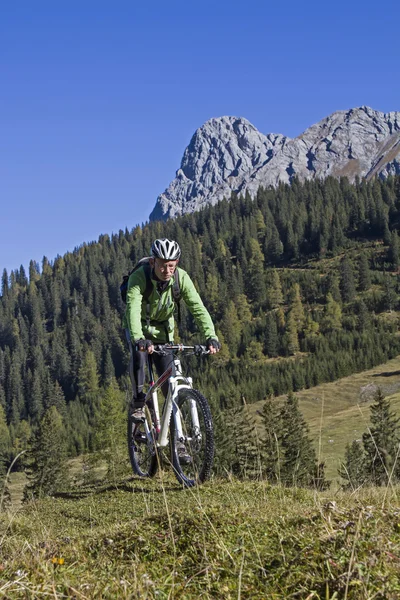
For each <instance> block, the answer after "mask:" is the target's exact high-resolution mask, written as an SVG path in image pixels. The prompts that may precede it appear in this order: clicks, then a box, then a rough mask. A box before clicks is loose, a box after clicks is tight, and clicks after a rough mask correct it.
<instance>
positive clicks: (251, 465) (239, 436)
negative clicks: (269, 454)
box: [232, 404, 262, 479]
mask: <svg viewBox="0 0 400 600" xmlns="http://www.w3.org/2000/svg"><path fill="white" fill-rule="evenodd" d="M235 423H236V426H235V452H234V456H233V464H232V472H233V474H234V475H237V476H238V477H242V478H245V479H258V478H261V476H262V460H261V456H262V448H261V442H260V439H259V436H258V432H257V427H256V423H255V419H254V417H253V415H252V414H251V413H250V411H249V409H248V406H247V405H246V404H245V405H244V406H243V407H242V408H241V409H239V410H238V411H236V413H235Z"/></svg>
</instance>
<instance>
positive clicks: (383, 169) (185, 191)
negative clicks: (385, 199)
mask: <svg viewBox="0 0 400 600" xmlns="http://www.w3.org/2000/svg"><path fill="white" fill-rule="evenodd" d="M394 173H400V113H399V112H390V113H381V112H379V111H376V110H374V109H372V108H370V107H368V106H361V107H359V108H353V109H350V110H347V111H344V110H342V111H337V112H335V113H333V114H332V115H330V116H328V117H326V118H325V119H322V121H320V122H319V123H316V124H315V125H312V126H311V127H310V128H309V129H307V130H306V131H305V132H304V133H302V134H301V135H300V136H298V137H296V138H294V139H290V138H288V137H285V136H283V135H281V134H267V135H264V134H263V133H261V132H259V131H258V130H257V128H256V127H254V125H252V124H251V123H250V122H249V121H248V120H247V119H244V118H243V117H231V116H224V117H218V118H213V119H210V120H209V121H207V122H206V123H204V125H202V126H201V127H199V129H197V130H196V132H195V133H194V135H193V137H192V139H191V141H190V143H189V145H188V147H187V148H186V150H185V152H184V154H183V158H182V162H181V166H180V169H178V171H177V173H176V177H175V179H174V180H173V181H172V182H171V183H170V185H169V186H168V188H167V189H166V190H165V192H164V193H162V194H160V196H159V197H158V199H157V203H156V206H155V208H154V210H153V212H152V213H151V215H150V219H151V220H156V219H166V218H168V217H174V216H178V215H181V214H184V213H187V212H193V211H196V210H200V209H201V208H202V207H203V206H205V205H207V204H216V203H217V202H219V201H220V200H221V199H222V198H224V197H227V198H229V196H230V194H231V193H232V192H237V193H244V192H246V191H248V192H249V193H250V194H252V195H254V194H255V193H256V192H257V189H258V188H259V186H260V185H262V186H264V187H268V186H277V185H278V184H279V183H280V182H284V183H290V182H291V180H292V179H293V177H295V176H296V177H298V178H299V179H301V180H304V179H314V178H316V177H319V178H324V177H327V176H328V175H333V176H335V177H340V176H347V177H348V178H349V179H350V180H351V181H353V180H354V179H355V177H356V176H359V177H366V178H370V177H373V176H375V175H378V176H380V177H387V176H388V175H389V174H394Z"/></svg>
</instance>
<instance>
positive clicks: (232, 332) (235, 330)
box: [222, 300, 242, 356]
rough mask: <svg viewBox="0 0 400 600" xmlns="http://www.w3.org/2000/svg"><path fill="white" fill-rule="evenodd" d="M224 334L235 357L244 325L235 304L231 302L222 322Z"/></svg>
mask: <svg viewBox="0 0 400 600" xmlns="http://www.w3.org/2000/svg"><path fill="white" fill-rule="evenodd" d="M222 332H223V334H224V338H225V340H226V343H227V345H228V348H229V351H230V353H231V355H233V356H235V355H236V353H237V350H238V347H239V342H240V336H241V333H242V325H241V323H240V320H239V316H238V313H237V310H236V306H235V304H234V303H233V302H232V300H230V301H229V302H228V304H227V307H226V309H225V313H224V317H223V320H222Z"/></svg>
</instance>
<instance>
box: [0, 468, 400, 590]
mask: <svg viewBox="0 0 400 600" xmlns="http://www.w3.org/2000/svg"><path fill="white" fill-rule="evenodd" d="M399 493H400V489H390V490H385V489H382V490H373V489H372V490H360V491H359V492H357V493H355V494H349V493H343V492H336V493H335V492H333V491H327V492H324V493H315V492H313V491H310V490H300V489H282V488H281V487H279V486H274V487H271V486H270V485H268V484H266V483H265V482H238V481H232V480H231V481H211V482H209V483H207V484H205V485H204V486H202V487H200V488H197V489H194V490H182V489H181V488H180V487H179V486H178V484H177V483H176V481H175V480H174V479H173V477H172V474H171V473H166V474H163V475H162V476H157V477H156V478H155V479H154V480H138V479H134V480H133V479H132V480H128V481H124V482H121V483H120V484H119V485H118V486H116V488H114V489H108V490H107V489H104V488H103V489H99V490H97V491H94V490H92V491H90V492H89V491H88V492H86V493H84V492H82V493H81V494H76V495H75V496H74V495H72V494H71V495H70V496H69V497H68V495H67V496H66V497H63V498H58V497H57V498H48V499H45V500H41V501H37V502H32V503H29V504H27V505H24V506H23V507H22V508H21V509H19V510H18V511H17V512H13V511H11V512H9V513H3V514H2V516H1V517H0V598H10V599H11V598H23V599H36V598H76V599H78V598H87V599H89V598H109V599H113V598H158V599H167V598H182V599H186V598H187V599H189V598H199V597H200V596H201V597H202V598H205V599H215V598H222V599H229V600H230V599H232V600H233V599H240V598H260V599H261V598H265V599H278V598H304V599H305V598H308V599H311V598H319V599H324V600H327V599H331V600H332V599H333V598H337V599H339V598H341V599H342V598H343V599H347V598H348V599H351V598H352V599H361V598H370V599H372V598H374V599H378V598H382V599H388V600H391V599H393V600H395V599H397V598H398V597H399V595H400V581H399V577H398V573H399V569H400V507H399V502H398V497H399Z"/></svg>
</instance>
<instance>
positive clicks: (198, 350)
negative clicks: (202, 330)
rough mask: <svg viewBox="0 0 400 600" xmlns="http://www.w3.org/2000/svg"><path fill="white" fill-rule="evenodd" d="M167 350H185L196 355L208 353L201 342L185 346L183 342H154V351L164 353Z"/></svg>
mask: <svg viewBox="0 0 400 600" xmlns="http://www.w3.org/2000/svg"><path fill="white" fill-rule="evenodd" d="M168 350H172V352H187V353H191V354H195V355H196V356H202V355H204V354H210V351H209V350H208V349H207V347H206V346H202V345H201V344H195V345H194V346H185V345H184V344H154V352H157V353H158V354H166V353H167V351H168Z"/></svg>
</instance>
